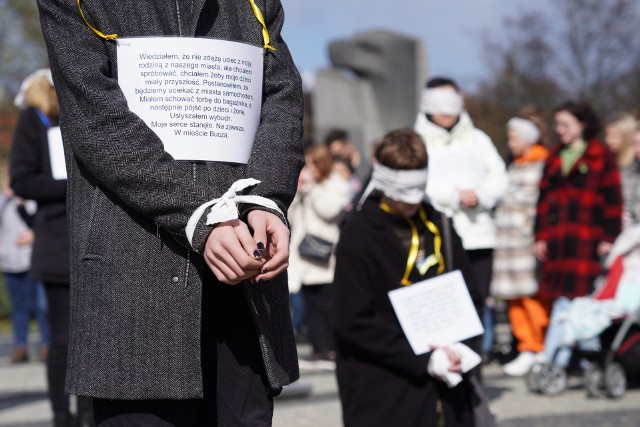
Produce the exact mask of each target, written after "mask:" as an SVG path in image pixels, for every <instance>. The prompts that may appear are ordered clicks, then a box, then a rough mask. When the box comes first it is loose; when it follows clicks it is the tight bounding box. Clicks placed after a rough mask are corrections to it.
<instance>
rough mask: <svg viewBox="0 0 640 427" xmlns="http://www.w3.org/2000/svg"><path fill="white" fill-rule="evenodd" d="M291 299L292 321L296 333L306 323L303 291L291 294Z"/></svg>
mask: <svg viewBox="0 0 640 427" xmlns="http://www.w3.org/2000/svg"><path fill="white" fill-rule="evenodd" d="M289 301H290V304H291V322H292V323H293V329H294V330H295V331H296V333H299V332H300V331H301V329H302V325H303V324H304V298H303V297H302V291H298V292H295V293H292V294H289Z"/></svg>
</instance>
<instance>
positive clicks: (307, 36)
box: [281, 0, 550, 90]
mask: <svg viewBox="0 0 640 427" xmlns="http://www.w3.org/2000/svg"><path fill="white" fill-rule="evenodd" d="M281 1H282V4H283V6H284V9H285V14H286V21H285V28H284V31H283V35H284V37H285V40H286V41H287V43H288V44H289V48H290V49H291V51H292V54H293V58H294V60H295V62H296V64H297V65H298V68H299V69H300V71H301V72H302V73H306V74H309V73H313V72H314V71H315V70H317V69H320V68H326V67H327V66H328V65H329V59H328V55H327V45H328V43H329V42H330V41H332V40H335V39H340V38H345V37H350V36H352V35H354V34H356V33H358V32H361V31H363V30H370V29H376V28H385V29H390V30H395V31H398V32H401V33H403V34H406V35H409V36H413V37H416V38H419V39H420V40H422V42H423V44H424V47H425V50H426V58H427V62H428V71H429V74H432V75H433V74H440V75H443V74H444V75H450V76H452V77H454V78H455V79H457V80H458V81H459V82H460V83H461V84H462V86H463V88H465V87H466V89H467V90H468V89H471V87H472V86H473V85H474V84H475V83H477V82H478V80H480V79H481V78H482V77H483V76H484V75H485V74H486V72H487V71H486V63H485V62H484V61H483V58H482V56H481V53H482V52H481V51H482V43H481V35H482V34H483V32H485V31H488V32H490V33H493V34H496V35H497V36H499V35H500V34H501V28H502V19H503V18H504V17H505V16H511V15H514V14H516V13H517V12H519V11H523V10H532V9H533V8H536V9H537V10H539V9H540V8H543V7H549V6H548V5H549V3H550V0H542V1H538V2H532V1H530V0H316V1H313V0H281Z"/></svg>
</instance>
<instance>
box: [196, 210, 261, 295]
mask: <svg viewBox="0 0 640 427" xmlns="http://www.w3.org/2000/svg"><path fill="white" fill-rule="evenodd" d="M256 250H257V247H256V243H255V241H254V240H253V237H251V233H250V232H249V228H248V227H247V225H246V224H245V223H243V222H242V221H240V220H238V219H234V220H231V221H225V222H221V223H219V224H217V225H216V226H215V227H214V228H213V230H212V231H211V233H210V234H209V237H208V238H207V241H206V243H205V247H204V259H205V261H206V263H207V265H208V266H209V268H210V269H211V271H212V272H213V274H214V275H215V276H216V278H217V279H218V280H220V281H221V282H222V283H226V284H228V285H235V284H238V283H239V282H241V281H243V280H246V279H249V278H252V277H254V276H256V275H257V274H258V273H260V271H261V270H262V266H263V265H264V263H265V261H264V259H262V258H256V257H255V256H254V255H253V254H254V252H255V251H256Z"/></svg>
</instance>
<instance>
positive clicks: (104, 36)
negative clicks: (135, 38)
mask: <svg viewBox="0 0 640 427" xmlns="http://www.w3.org/2000/svg"><path fill="white" fill-rule="evenodd" d="M77 1H78V10H79V11H80V16H82V19H83V20H84V23H85V24H87V27H89V28H91V31H93V32H94V33H96V34H97V35H98V37H100V38H102V39H105V40H115V39H116V38H118V35H117V34H104V33H103V32H102V31H100V30H98V29H97V28H96V27H94V26H93V25H91V24H90V23H89V21H87V18H86V17H85V16H84V12H83V11H82V6H80V2H81V1H82V0H77Z"/></svg>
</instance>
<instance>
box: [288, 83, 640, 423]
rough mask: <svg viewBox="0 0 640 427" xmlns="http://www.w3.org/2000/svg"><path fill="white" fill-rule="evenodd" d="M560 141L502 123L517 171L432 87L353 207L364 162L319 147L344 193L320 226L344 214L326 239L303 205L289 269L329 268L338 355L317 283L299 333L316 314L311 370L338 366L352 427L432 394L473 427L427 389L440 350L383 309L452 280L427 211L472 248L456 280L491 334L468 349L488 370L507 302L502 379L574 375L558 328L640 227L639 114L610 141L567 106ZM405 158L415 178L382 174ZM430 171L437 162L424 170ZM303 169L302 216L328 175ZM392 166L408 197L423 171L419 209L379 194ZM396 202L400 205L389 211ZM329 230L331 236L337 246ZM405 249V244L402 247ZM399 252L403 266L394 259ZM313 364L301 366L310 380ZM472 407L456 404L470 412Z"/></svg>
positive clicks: (294, 218) (592, 119)
mask: <svg viewBox="0 0 640 427" xmlns="http://www.w3.org/2000/svg"><path fill="white" fill-rule="evenodd" d="M548 129H549V128H548V127H547V126H546V124H545V122H544V120H542V119H541V114H540V112H539V111H537V109H535V108H532V107H525V108H523V109H522V111H521V114H520V115H519V116H517V117H513V118H512V119H510V120H509V121H508V122H507V123H506V124H505V130H506V133H507V146H508V149H509V153H508V156H507V160H506V161H505V160H503V158H502V157H501V156H500V155H499V153H498V151H497V149H496V146H495V145H494V143H493V142H492V141H491V139H490V138H489V137H488V136H487V135H486V134H485V133H484V132H482V131H481V130H479V129H477V128H475V127H474V125H473V123H472V121H471V119H470V117H469V115H468V114H467V112H466V111H465V110H464V99H463V96H462V94H461V92H460V89H459V87H458V85H457V83H456V82H455V81H453V80H451V79H449V78H434V79H431V80H430V81H429V82H428V83H427V85H426V87H425V89H424V92H423V96H422V102H421V105H420V113H419V114H418V117H417V119H416V122H415V125H414V130H413V131H409V130H408V129H407V130H404V131H397V132H396V133H393V132H392V133H390V134H388V135H386V136H385V137H383V138H382V139H381V140H380V141H379V142H378V143H377V144H375V148H374V153H373V158H372V164H373V165H374V167H373V171H372V174H371V175H370V178H369V181H368V182H364V183H362V185H360V184H358V185H357V186H355V187H352V188H359V187H363V186H364V187H366V189H365V190H364V193H362V192H360V193H357V194H356V196H355V197H354V193H353V192H352V193H351V198H348V197H346V195H347V189H346V184H347V183H349V182H352V180H353V179H354V176H353V175H352V174H347V175H346V177H343V178H342V181H343V183H342V187H340V186H339V184H338V182H337V180H338V179H340V174H339V173H338V174H337V175H335V173H336V172H339V171H341V170H342V169H343V165H345V164H346V165H349V164H351V166H350V167H347V168H346V169H348V170H349V171H353V170H354V168H355V167H357V164H353V163H352V159H353V156H352V155H350V154H348V155H344V154H342V152H341V151H339V150H329V151H327V150H326V149H325V147H323V146H321V145H318V146H313V147H311V148H309V151H308V153H313V152H314V151H322V152H326V163H325V165H324V168H326V170H327V171H329V170H330V169H331V166H330V163H331V161H332V160H333V163H334V166H333V171H334V175H333V179H334V180H335V181H336V182H335V184H333V185H334V186H335V187H334V188H336V190H335V191H334V192H331V193H328V194H326V195H325V196H324V197H323V203H322V204H317V205H313V204H312V203H309V205H308V207H307V209H309V206H310V209H311V211H312V212H314V215H322V211H323V210H324V209H329V207H331V215H323V217H324V220H323V223H322V225H317V226H316V227H313V226H310V224H311V223H310V222H309V221H308V220H307V221H305V219H304V216H302V215H301V214H300V211H299V209H300V208H299V207H295V208H292V209H291V211H290V224H291V227H292V230H293V235H294V236H296V237H295V238H294V240H293V241H292V246H291V248H292V258H291V271H294V272H298V271H305V270H312V269H316V268H317V269H322V271H323V273H324V274H325V277H324V279H323V286H324V287H325V290H326V295H327V297H326V304H324V305H323V307H324V309H325V310H327V311H329V310H333V311H334V312H335V313H334V315H333V321H334V325H333V327H334V332H335V339H336V341H335V342H333V341H331V342H332V344H334V345H335V347H321V346H320V345H319V344H318V343H317V339H316V338H314V337H315V335H316V334H317V333H318V331H317V330H318V329H319V327H318V325H317V321H316V320H312V319H313V318H314V316H315V314H312V313H313V311H314V310H316V307H314V306H316V305H317V301H314V297H312V296H310V295H307V293H305V292H304V288H305V286H304V285H303V286H302V288H303V292H302V298H300V300H298V302H297V304H295V305H294V309H293V315H294V317H295V318H296V319H297V320H296V322H295V324H296V330H297V333H298V334H299V335H301V336H303V337H304V335H305V333H304V323H305V322H304V320H303V319H304V316H302V315H301V314H300V313H302V312H303V311H304V306H305V304H309V305H310V306H311V307H312V309H311V313H308V319H309V322H308V323H307V324H306V326H307V327H308V334H309V336H310V337H311V339H310V342H311V344H312V348H313V361H321V362H320V364H319V365H316V367H318V366H322V367H326V366H327V364H326V363H324V362H326V361H333V360H334V357H336V358H337V376H338V384H339V386H340V396H341V399H342V405H343V411H344V420H345V424H346V425H349V426H354V425H356V426H357V425H372V422H373V420H379V419H385V417H392V416H393V414H396V413H398V412H395V411H400V409H399V408H404V409H403V410H402V413H405V414H406V413H408V412H410V413H417V412H420V411H416V410H415V409H414V410H411V409H410V408H411V405H414V404H415V405H418V402H422V403H423V404H426V403H425V402H429V404H430V403H431V402H434V401H435V400H437V398H436V397H435V396H439V399H441V400H442V401H443V402H445V407H444V414H445V418H447V424H446V425H473V424H465V422H468V420H466V421H465V416H464V415H463V414H464V410H461V409H460V408H457V409H455V410H454V409H452V407H447V403H446V402H447V401H448V400H447V399H449V397H446V396H452V395H455V393H453V394H451V392H450V391H449V392H447V393H446V394H438V393H440V392H442V391H443V390H442V383H441V382H440V383H439V382H438V381H436V382H435V384H440V385H437V386H436V388H435V389H433V390H432V391H429V390H431V387H433V384H429V385H427V383H428V382H429V381H428V380H427V376H428V370H425V369H422V370H420V369H419V367H420V366H422V367H423V368H424V367H425V366H427V365H428V360H429V356H431V354H432V353H433V352H432V353H429V355H427V356H425V355H415V354H414V353H413V352H412V351H411V349H410V348H409V347H408V345H407V342H406V339H402V338H399V337H402V334H403V332H402V330H401V329H400V328H399V324H398V319H397V318H396V317H395V315H394V314H393V313H394V312H393V310H392V309H391V305H390V302H389V298H388V297H387V295H386V293H387V292H388V291H389V290H391V289H393V288H397V287H400V286H401V285H402V284H403V281H405V280H408V279H407V278H408V277H411V280H408V282H413V281H418V280H421V279H425V278H428V277H432V276H435V275H437V274H440V273H441V272H436V271H437V270H436V269H434V268H431V269H429V268H427V269H426V271H425V270H424V269H420V266H421V263H422V262H424V261H425V260H426V259H427V258H428V255H430V254H431V253H432V252H433V251H434V247H433V243H432V242H433V239H434V237H435V235H434V234H433V232H431V231H430V229H429V228H427V227H424V226H422V224H423V221H422V219H421V218H420V216H419V215H418V214H417V209H418V206H420V204H421V203H426V204H425V205H423V206H424V209H425V210H426V212H427V218H433V216H434V215H436V219H435V220H434V223H435V229H436V230H440V232H441V231H442V222H441V220H440V219H439V218H438V217H437V214H436V212H443V213H444V214H445V215H446V216H448V217H449V218H450V219H451V221H452V225H453V229H454V230H455V235H456V237H457V236H458V235H459V245H460V246H459V247H457V248H456V246H455V245H454V251H457V252H455V255H454V258H455V259H456V263H458V264H457V265H456V267H455V268H458V269H461V270H462V271H463V272H464V277H465V279H466V282H467V286H468V287H469V291H470V294H471V295H472V298H473V301H474V302H475V303H476V310H477V313H478V316H479V317H480V318H481V319H482V323H483V326H484V334H483V336H482V337H475V338H472V339H470V340H468V343H467V344H468V345H469V347H470V348H471V349H473V350H474V351H475V352H477V353H478V354H480V355H482V356H483V359H484V360H485V362H487V361H490V360H491V356H492V353H493V352H494V348H495V347H494V344H495V338H494V333H493V328H494V307H495V304H496V301H505V302H506V311H507V315H508V319H509V325H510V327H511V331H512V333H513V337H514V341H515V343H516V348H517V352H516V354H517V356H516V357H514V358H513V359H511V360H509V361H508V362H507V363H504V364H503V366H502V368H503V370H504V372H505V374H506V375H509V376H524V375H525V374H527V373H528V372H529V371H530V370H531V368H532V367H533V366H534V364H536V363H543V362H549V363H550V362H551V361H553V362H554V363H557V364H558V365H559V366H566V364H567V363H568V361H567V360H559V359H554V358H556V357H558V356H557V354H556V350H557V349H558V347H559V346H560V345H561V336H562V334H561V332H560V330H559V329H558V328H556V326H555V325H554V324H551V321H550V320H551V319H555V318H561V316H559V313H560V312H562V311H565V312H566V310H567V307H568V304H569V303H570V302H571V301H572V300H573V299H575V298H577V297H585V296H588V295H590V294H591V293H592V292H593V291H594V290H595V286H596V283H597V280H596V279H597V278H598V277H599V276H602V275H603V274H604V273H605V272H604V270H603V263H602V261H603V259H604V258H605V257H606V256H607V254H608V253H609V252H610V251H611V248H612V245H613V243H614V241H615V239H616V238H617V237H618V236H619V234H620V233H621V231H622V230H623V228H626V227H630V226H632V225H634V224H637V223H638V219H637V218H639V217H638V214H639V213H640V212H638V209H639V202H638V200H639V198H638V196H639V195H640V186H638V183H639V181H638V180H639V179H640V127H639V126H638V122H637V121H636V119H635V118H634V117H633V115H631V114H629V113H614V114H612V115H611V116H610V117H608V118H607V120H606V121H605V122H604V125H603V126H602V127H601V122H600V119H599V118H598V116H597V115H596V113H595V112H594V110H593V109H592V107H591V106H589V105H588V104H585V103H583V102H573V101H568V102H566V103H563V104H562V105H559V106H558V107H557V108H556V109H555V110H554V111H553V127H552V128H551V130H552V132H550V131H549V130H548ZM402 132H404V133H402ZM337 134H341V135H345V134H346V132H344V131H340V130H334V131H332V132H330V133H329V137H328V138H327V141H331V139H332V137H331V135H337ZM599 138H602V139H599ZM344 139H347V137H346V136H345V137H344ZM408 140H413V141H414V145H413V146H412V145H411V143H408V142H407V141H408ZM415 140H417V141H420V145H421V146H422V147H424V148H426V156H425V155H423V154H420V153H417V152H416V151H415V150H416V145H415ZM390 141H391V142H390ZM399 141H404V142H399ZM549 141H552V142H551V143H549ZM394 144H400V145H402V144H405V145H407V147H408V146H412V147H413V148H411V149H409V148H407V147H405V148H404V149H405V150H406V151H405V152H404V153H403V154H404V155H406V156H407V159H408V158H410V159H411V161H413V162H415V164H413V163H412V164H410V165H407V164H403V161H407V159H402V158H401V159H400V160H398V159H394V160H389V159H386V158H385V159H384V160H383V159H382V158H381V157H380V156H381V153H382V152H384V150H385V147H387V148H388V146H389V145H392V146H393V145H394ZM341 145H343V144H341ZM327 146H328V147H330V145H329V144H327ZM396 149H397V148H396ZM411 150H413V151H411ZM330 155H332V156H333V159H331V158H330V157H329V156H330ZM363 155H364V153H363ZM422 157H425V159H424V161H421V160H419V159H421V158H422ZM427 158H428V167H427V160H426V159H427ZM306 159H307V163H306V166H305V170H303V173H302V175H301V180H300V182H299V187H298V194H297V196H296V198H297V200H298V202H299V200H301V199H304V198H305V196H306V194H308V191H309V190H308V188H309V186H310V185H311V186H313V185H322V182H323V181H324V178H323V179H319V180H318V181H317V182H316V183H315V184H310V183H309V181H308V179H307V178H306V177H308V176H314V175H313V174H311V173H309V171H308V170H307V169H311V170H313V169H314V168H316V167H317V161H314V160H312V158H311V157H309V156H307V158H306ZM357 159H359V157H358V158H357ZM398 161H400V163H397V162H398ZM385 168H391V169H390V170H392V171H393V172H392V173H391V175H392V176H394V178H393V179H395V180H396V181H395V184H396V185H398V183H399V182H400V183H402V181H401V180H400V178H398V177H397V176H396V175H398V174H400V172H398V170H399V171H403V170H414V169H415V170H420V169H424V174H425V177H424V179H425V180H424V183H423V184H424V189H423V190H424V194H423V195H422V196H423V199H420V200H418V199H416V200H414V201H412V203H409V204H407V203H406V202H401V201H402V200H403V198H402V196H404V195H406V191H407V189H404V190H405V191H404V192H403V191H399V190H398V189H397V188H396V193H394V192H393V191H392V190H390V189H389V188H391V187H390V186H389V185H390V184H388V183H387V184H388V185H387V186H386V187H385V185H380V182H384V179H382V181H381V178H380V176H384V174H382V173H381V172H380V170H382V169H385ZM385 170H386V169H385ZM328 173H329V172H327V174H328ZM394 174H395V175H394ZM315 176H317V174H316V175H315ZM399 176H401V175H399ZM393 179H392V181H393ZM398 180H400V181H398ZM376 183H377V184H378V186H376ZM407 185H408V184H407ZM325 186H326V184H325ZM371 190H373V191H371ZM394 203H398V204H399V205H398V206H396V207H395V208H391V207H389V206H391V205H392V204H394ZM294 206H295V203H294ZM340 206H342V209H341V210H340V209H339V207H340ZM408 206H409V207H410V208H409V209H407V207H408ZM403 209H405V210H404V211H403ZM307 216H310V214H309V213H307ZM396 218H397V219H396ZM385 221H389V225H390V226H391V227H390V230H389V231H390V233H389V235H387V231H385V230H386V228H387V227H386V226H385V227H383V226H382V224H383V223H385ZM407 221H408V222H407ZM409 223H411V224H414V225H413V226H415V227H417V228H416V229H417V230H418V233H419V235H420V238H421V239H424V237H423V234H424V235H426V236H427V237H426V240H420V242H419V251H418V252H417V253H418V255H417V257H416V259H415V260H414V261H413V262H414V264H413V265H412V267H411V268H409V267H407V275H405V277H403V275H402V271H403V270H404V266H405V265H406V263H407V261H406V257H407V254H409V257H411V255H410V253H411V227H410V226H409V225H408V224H409ZM325 227H328V228H330V229H331V232H330V233H324V232H323V231H322V230H323V229H324V228H325ZM368 227H369V228H368ZM316 232H318V233H322V236H323V237H324V238H325V239H326V240H327V241H328V242H329V243H330V244H331V245H332V246H331V248H332V249H331V250H332V252H331V257H330V259H329V260H328V261H327V262H325V261H322V260H319V259H312V258H309V257H308V256H306V255H304V254H301V253H300V252H301V251H302V249H301V247H300V243H301V238H302V237H303V236H305V235H309V234H314V233H316ZM387 239H389V240H387ZM396 239H400V243H401V245H398V244H397V243H394V242H393V240H396ZM430 242H431V243H430ZM423 245H424V246H423ZM396 250H397V251H398V252H399V253H400V254H404V255H400V256H399V257H397V259H396V257H395V256H394V251H396ZM460 252H462V255H463V257H462V255H461V254H460ZM461 257H462V258H464V261H461V260H460V259H461ZM460 263H462V264H460ZM393 265H395V267H392V266H393ZM385 266H386V267H388V268H390V271H388V272H387V271H386V270H385V268H386V267H385ZM431 267H433V266H431ZM297 277H299V275H298V274H292V275H291V276H290V285H291V286H292V287H291V289H292V292H294V294H295V292H296V291H297V289H299V286H297V283H298V282H299V280H298V279H297ZM302 283H304V280H303V281H302ZM331 288H333V290H331ZM292 297H293V294H292ZM298 297H299V296H296V298H298ZM331 297H332V298H333V301H331V299H330V298H331ZM326 315H327V318H328V317H329V315H328V314H326ZM327 327H328V326H326V325H325V328H327ZM327 349H329V351H327ZM336 351H337V353H336ZM454 357H460V355H457V356H454ZM560 359H561V357H560ZM307 362H308V361H307V360H302V361H301V363H302V364H304V365H305V366H306V364H307ZM414 365H415V367H414V368H412V366H414ZM301 366H303V365H301ZM412 369H413V370H412ZM471 376H474V375H473V374H471ZM476 376H477V377H478V378H479V377H480V375H476ZM367 378H368V379H367ZM372 378H373V379H372ZM394 378H395V379H394ZM435 378H438V377H437V376H435ZM374 379H376V380H374ZM369 380H370V381H378V380H379V381H380V382H382V383H384V384H388V387H387V388H385V390H386V392H385V393H383V394H384V398H383V397H382V396H377V395H376V393H374V392H373V391H372V390H373V389H375V387H374V386H373V383H369V382H367V381H369ZM421 381H425V382H424V383H421ZM431 381H433V378H431ZM393 384H395V385H393ZM410 389H411V391H409V390H410ZM389 390H394V391H393V392H389ZM418 390H421V391H420V392H418ZM454 390H455V389H454ZM420 393H423V394H420ZM433 393H436V394H433ZM390 395H393V396H409V395H411V396H412V398H415V399H416V400H415V401H412V400H411V399H407V398H405V400H403V401H402V402H400V401H399V400H393V399H392V398H391V397H390ZM418 396H421V397H418ZM427 396H429V397H427ZM460 396H461V395H460V394H458V395H457V398H454V399H453V400H455V401H460V399H461V397H460ZM463 400H464V399H463ZM387 404H388V405H387ZM372 408H376V410H373V409H372ZM453 413H455V414H457V418H456V417H455V416H453V415H452V414H453ZM420 414H421V416H424V417H426V418H423V419H421V420H416V423H415V424H410V425H431V424H429V421H427V420H432V418H429V417H432V416H433V414H432V413H431V411H430V410H429V411H427V410H426V409H425V410H424V411H422V412H420ZM416 416H418V415H416ZM389 419H391V418H389Z"/></svg>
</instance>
